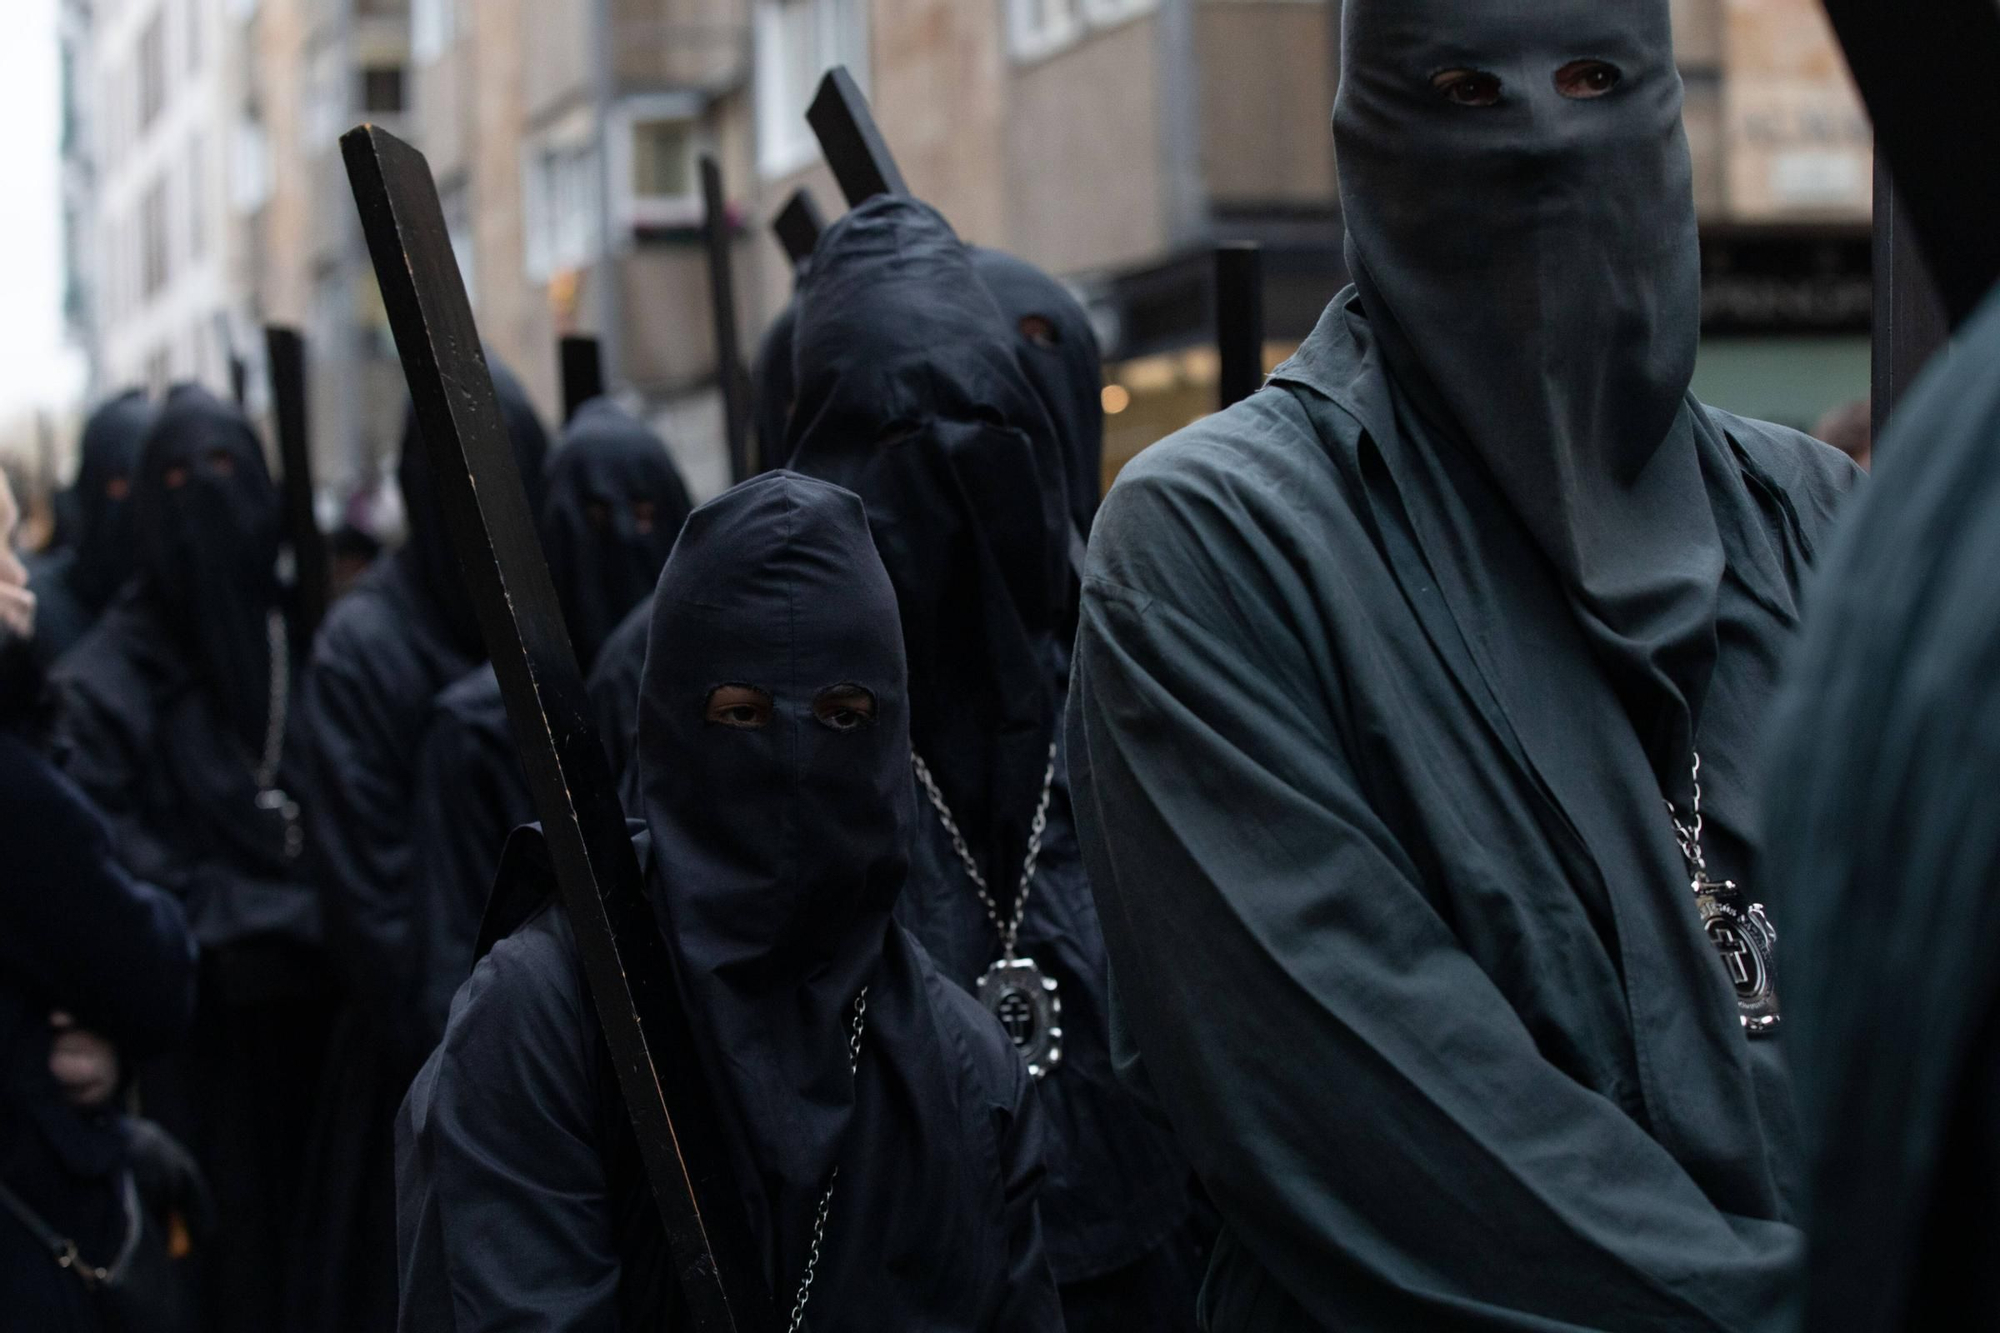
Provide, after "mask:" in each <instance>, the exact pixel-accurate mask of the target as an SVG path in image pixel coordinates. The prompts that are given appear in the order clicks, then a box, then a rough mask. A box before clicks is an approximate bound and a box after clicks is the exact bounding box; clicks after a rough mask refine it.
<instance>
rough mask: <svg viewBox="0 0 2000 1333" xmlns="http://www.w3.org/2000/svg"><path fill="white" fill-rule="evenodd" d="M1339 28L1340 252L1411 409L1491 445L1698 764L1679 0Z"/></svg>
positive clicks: (1691, 331) (1479, 12) (1410, 8)
mask: <svg viewBox="0 0 2000 1333" xmlns="http://www.w3.org/2000/svg"><path fill="white" fill-rule="evenodd" d="M1345 25H1346V26H1345V39H1344V45H1343V52H1344V56H1343V65H1342V78H1341V84H1340V93H1339V97H1338V100H1337V102H1336V104H1335V108H1334V117H1333V126H1334V142H1335V147H1336V151H1337V153H1338V156H1339V161H1340V178H1341V199H1342V203H1343V207H1344V209H1345V213H1346V219H1347V256H1348V266H1349V268H1350V269H1351V271H1352V272H1353V275H1354V281H1355V285H1356V287H1357V289H1358V290H1359V293H1360V296H1361V301H1362V305H1363V307H1364V308H1365V310H1366V313H1367V317H1368V322H1369V325H1370V327H1371V328H1373V329H1374V330H1375V331H1376V334H1377V336H1378V337H1379V338H1380V341H1381V348H1382V355H1383V359H1384V361H1385V362H1386V364H1387V366H1388V368H1389V370H1390V372H1391V379H1392V381H1393V383H1394V385H1395V387H1396V389H1397V391H1398V393H1399V395H1401V401H1400V402H1399V404H1398V413H1399V415H1400V416H1402V417H1404V418H1406V420H1405V422H1404V429H1405V430H1406V431H1408V432H1409V433H1411V434H1413V435H1416V436H1420V437H1421V436H1432V437H1442V439H1444V440H1446V441H1449V444H1450V446H1452V447H1457V448H1460V449H1463V450H1465V451H1467V452H1469V453H1470V454H1471V455H1473V456H1474V457H1475V458H1476V459H1477V460H1478V463H1479V464H1480V466H1481V467H1482V468H1483V469H1484V470H1485V472H1486V473H1487V474H1488V475H1489V476H1490V478H1491V479H1492V482H1493V484H1494V486H1495V488H1496V489H1497V490H1498V491H1499V493H1500V494H1501V495H1502V497H1504V499H1505V501H1506V503H1507V505H1508V506H1509V507H1510V508H1511V509H1512V510H1513V512H1514V513H1515V514H1516V515H1517V516H1518V517H1519V518H1520V520H1521V522H1522V523H1523V524H1524V525H1525V527H1526V529H1527V531H1528V534H1529V536H1530V537H1531V539H1532V540H1533V542H1534V544H1535V545H1536V547H1537V548H1538V549H1539V550H1540V551H1541V552H1542V554H1543V555H1544V556H1546V557H1547V559H1548V560H1549V561H1550V563H1551V565H1552V566H1553V567H1554V570H1555V572H1556V575H1557V577H1558V579H1559V581H1560V583H1561V585H1562V587H1563V589H1564V590H1565V592H1566V593H1567V595H1568V598H1569V601H1570V605H1571V609H1572V610H1573V612H1574V613H1575V615H1576V616H1577V618H1578V621H1579V622H1580V624H1581V625H1582V627H1583V629H1584V632H1585V634H1586V636H1587V637H1588V639H1589V641H1590V642H1591V645H1592V648H1593V650H1594V652H1595V653H1596V655H1597V657H1598V659H1599V661H1600V662H1601V663H1602V664H1603V665H1604V667H1605V669H1606V671H1607V672H1608V673H1609V675H1610V677H1611V679H1612V680H1613V682H1614V684H1615V685H1616V687H1617V689H1618V691H1619V694H1620V696H1621V698H1623V699H1624V701H1625V704H1626V708H1627V710H1628V711H1629V712H1630V714H1631V715H1632V718H1633V722H1634V725H1635V726H1636V727H1637V728H1638V729H1639V732H1640V736H1641V739H1642V741H1643V742H1644V743H1645V745H1646V748H1647V751H1648V753H1649V754H1650V755H1651V756H1652V757H1653V759H1654V762H1655V764H1656V766H1658V767H1659V768H1660V769H1661V771H1662V774H1663V775H1667V774H1683V775H1684V770H1685V768H1686V766H1687V763H1688V755H1689V748H1690V745H1691V743H1692V734H1693V717H1694V715H1695V714H1697V713H1698V712H1699V709H1700V704H1701V697H1702V694H1703V692H1704V691H1705V689H1706V687H1707V680H1708V676H1709V673H1710V671H1711V668H1712V666H1713V662H1714V657H1715V633H1714V618H1715V608H1716V600H1717V587H1718V584H1719V583H1720V581H1721V578H1722V571H1723V548H1722V543H1721V538H1720V537H1719V535H1718V533H1717V529H1716V522H1715V519H1714V517H1713V515H1712V513H1711V511H1710V503H1709V497H1708V494H1707V491H1706V488H1705V486H1704V483H1703V473H1702V463H1701V459H1700V452H1699V449H1698V446H1697V442H1696V438H1695V436H1696V429H1697V428H1696V424H1695V413H1694V406H1693V404H1692V402H1691V400H1690V399H1689V397H1688V384H1689V380H1690V378H1691V376H1692V374H1693V370H1694V358H1695V346H1696V341H1697V338H1698V336H1699V328H1700V314H1701V291H1700V262H1699V251H1698V246H1697V238H1696V227H1695V213H1694V195H1693V189H1692V184H1691V182H1692V171H1691V167H1690V164H1689V154H1688V145H1687V138H1686V134H1685V132H1684V130H1683V129H1682V125H1681V80H1680V75H1679V74H1678V72H1677V71H1676V69H1675V66H1674V61H1673V41H1672V36H1671V32H1670V30H1669V22H1668V6H1667V4H1666V3H1665V0H1658V2H1657V3H1648V4H1642V5H1636V6H1634V5H1603V4H1598V3H1592V2H1591V0H1485V2H1484V3H1481V4H1478V5H1473V6H1467V5H1465V4H1463V3H1461V0H1354V2H1353V3H1350V4H1349V5H1348V6H1347V7H1346V11H1345ZM1583 64H1588V65H1589V66H1591V67H1592V68H1590V69H1588V70H1587V71H1586V72H1584V73H1582V74H1581V75H1578V76H1577V77H1574V78H1572V79H1571V80H1570V82H1569V83H1568V85H1567V86H1566V87H1559V86H1558V83H1559V80H1558V77H1557V72H1558V71H1559V70H1572V71H1574V70H1575V69H1576V67H1578V66H1579V65H1583ZM1449 71H1464V72H1467V73H1468V74H1470V75H1473V76H1475V77H1473V78H1472V79H1470V80H1467V81H1461V82H1458V83H1456V84H1453V83H1451V82H1450V80H1449V77H1448V73H1447V72H1449ZM1684 781H1685V779H1684V776H1683V777H1682V779H1681V782H1677V783H1675V784H1674V785H1675V789H1676V790H1678V788H1679V786H1680V785H1683V784H1684Z"/></svg>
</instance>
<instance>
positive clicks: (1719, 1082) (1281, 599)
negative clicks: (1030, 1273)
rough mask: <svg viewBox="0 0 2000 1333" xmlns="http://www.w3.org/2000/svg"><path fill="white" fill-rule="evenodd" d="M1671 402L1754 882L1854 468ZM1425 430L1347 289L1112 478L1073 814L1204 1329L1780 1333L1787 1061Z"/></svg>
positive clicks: (1539, 573)
mask: <svg viewBox="0 0 2000 1333" xmlns="http://www.w3.org/2000/svg"><path fill="white" fill-rule="evenodd" d="M1688 411H1689V412H1691V413H1692V414H1693V416H1694V418H1695V436H1696V440H1697V444H1698V449H1699V453H1700V458H1701V470H1702V474H1703V483H1704V484H1705V486H1706V488H1707V490H1708V493H1709V497H1710V503H1711V506H1712V508H1713V510H1714V512H1715V515H1716V530H1717V531H1718V532H1719V533H1720V535H1721V538H1722V543H1723V549H1724V552H1725V556H1726V573H1725V575H1724V577H1723V580H1722V586H1721V588H1720V590H1719V592H1718V595H1717V600H1716V611H1715V636H1716V660H1715V668H1714V674H1713V678H1712V680H1711V681H1710V683H1709V686H1708V690H1707V695H1706V699H1705V702H1704V703H1703V704H1702V706H1701V710H1700V715H1699V717H1698V719H1697V729H1696V735H1695V740H1696V745H1697V748H1698V749H1699V750H1700V752H1701V755H1702V760H1703V768H1702V785H1703V792H1704V797H1705V805H1704V809H1705V811H1706V813H1707V817H1708V827H1707V837H1706V839H1705V842H1706V847H1707V852H1708V859H1709V865H1710V869H1711V870H1712V871H1715V872H1718V873H1720V874H1722V875H1727V876H1730V877H1733V878H1737V879H1746V878H1747V875H1748V865H1749V861H1750V859H1751V856H1752V854H1753V850H1754V849H1753V847H1752V843H1751V838H1750V833H1749V831H1750V830H1751V829H1753V828H1754V827H1755V826H1756V820H1757V813H1758V812H1757V810H1756V809H1755V804H1754V801H1753V800H1752V796H1751V788H1750V775H1751V774H1752V773H1753V771H1754V769H1755V754H1754V736H1753V733H1754V731H1755V728H1756V724H1757V723H1758V721H1759V720H1760V717H1761V714H1762V712H1763V711H1764V708H1765V706H1766V702H1767V700H1768V699H1769V697H1770V693H1771V690H1772V688H1773V685H1774V680H1775V675H1776V670H1777V662H1778V657H1779V654H1780V652H1781V650H1782V648H1783V646H1784V645H1785V643H1786V642H1787V641H1788V640H1789V639H1790V638H1791V636H1792V632H1793V625H1794V620H1795V612H1794V596H1795V592H1796V588H1797V584H1798V580H1799V578H1800V576H1801V575H1802V573H1803V572H1804V571H1805V569H1806V567H1807V566H1808V565H1809V564H1810V562H1811V560H1812V556H1813V552H1814V549H1815V546H1816V544H1817V542H1818V540H1819V538H1820V534H1821V532H1822V531H1823V529H1824V527H1825V525H1826V522H1827V519H1828V517H1829V515H1830V514H1831V512H1832V510H1833V509H1834V507H1835V504H1836V502H1837V500H1838V498H1839V496H1840V495H1841V494H1842V492H1843V491H1844V490H1845V489H1846V488H1847V487H1848V486H1849V485H1850V484H1851V483H1852V479H1853V478H1854V476H1855V475H1857V474H1856V472H1855V469H1854V468H1853V466H1852V465H1851V464H1850V463H1849V462H1848V461H1847V460H1846V459H1845V458H1844V457H1842V456H1841V455H1839V454H1838V453H1836V452H1835V451H1833V450H1831V449H1828V448H1826V447H1825V446H1822V445H1818V444H1816V443H1814V442H1813V441H1810V440H1808V439H1806V438H1805V437H1804V436H1801V435H1798V434H1796V433H1795V432H1791V431H1787V430H1783V429H1781V428H1778V427H1774V426H1768V425H1763V424H1760V423H1755V422H1748V421H1743V420H1740V419H1738V418H1735V417H1731V416H1728V415H1727V414H1724V413H1721V412H1716V411H1713V410H1710V409H1707V408H1704V407H1702V406H1701V405H1700V404H1698V403H1694V402H1693V401H1692V400H1689V402H1688ZM1409 435H1410V432H1408V431H1406V430H1404V429H1402V428H1401V427H1400V425H1399V421H1398V418H1397V410H1396V405H1395V404H1394V402H1393V401H1392V395H1391V393H1390V390H1389V388H1388V380H1387V376H1386V374H1385V372H1384V371H1383V369H1382V367H1381V364H1380V362H1379V359H1378V354H1377V350H1376V348H1375V346H1374V343H1373V339H1372V338H1371V334H1370V330H1369V327H1368V324H1367V321H1366V318H1365V317H1364V316H1363V314H1362V313H1361V310H1360V308H1359V303H1358V301H1357V300H1356V299H1355V298H1354V297H1353V294H1352V293H1351V292H1349V293H1347V294H1344V295H1343V296H1342V297H1341V298H1339V299H1337V300H1336V301H1335V302H1334V304H1333V305H1332V306H1331V307H1329V309H1328V311H1327V314H1326V315H1325V317H1323V319H1322V321H1321V323H1320V326H1319V328H1318V329H1317V330H1316V331H1315V332H1314V333H1313V335H1312V336H1311V338H1309V339H1308V340H1307V342H1306V343H1305V345H1304V346H1303V347H1302V348H1301V349H1300V351H1299V354H1298V355H1297V356H1296V357H1294V358H1293V359H1292V360H1291V361H1290V362H1288V363H1286V365H1285V366H1283V367H1281V368H1280V369H1279V370H1278V372H1277V373H1276V375H1275V376H1274V377H1273V383H1272V385H1271V386H1270V387H1268V388H1266V389H1265V390H1264V391H1262V392H1260V393H1258V394H1256V395H1254V396H1252V397H1251V398H1250V399H1248V400H1246V401H1245V402H1243V403H1241V404H1239V405H1238V406H1236V407H1235V408H1232V409H1230V410H1229V411H1227V412H1224V413H1221V414H1219V415H1217V416H1214V417H1210V418H1208V419H1207V420H1206V421H1203V422H1201V423H1198V424H1196V425H1194V426H1192V427H1190V428H1188V429H1187V430H1185V431H1183V432H1181V433H1180V434H1178V435H1176V436H1174V437H1173V438H1171V439H1169V440H1167V441H1166V442H1164V443H1162V444H1160V445H1157V446H1155V447H1154V448H1153V449H1151V450H1149V451H1147V452H1146V453H1145V454H1143V455H1141V456H1140V457H1139V458H1138V459H1137V460H1136V461H1135V462H1134V463H1133V464H1132V465H1131V466H1130V467H1128V468H1127V469H1126V471H1125V474H1124V476H1123V477H1122V478H1121V479H1120V480H1119V483H1118V485H1117V486H1116V487H1115V488H1114V489H1113V491H1112V493H1111V495H1110V496H1109V498H1108V499H1107V501H1106V504H1105V506H1104V509H1103V511H1102V512H1101V513H1100V515H1099V517H1098V521H1097V526H1096V529H1095V532H1094V535H1093V538H1092V541H1091V550H1090V562H1089V568H1088V575H1087V578H1086V586H1085V597H1084V606H1083V616H1082V628H1081V632H1080V637H1079V640H1078V647H1077V656H1076V665H1075V675H1074V683H1073V688H1072V694H1071V705H1070V713H1069V728H1070V747H1069V750H1070V765H1071V778H1072V781H1073V784H1074V787H1075V793H1076V810H1077V820H1078V825H1079V831H1080V833H1081V834H1082V838H1083V844H1084V849H1085V854H1086V860H1087V863H1088V865H1089V869H1090V878H1091V883H1092V886H1093V889H1094V891H1095V894H1096V896H1097V900H1098V904H1099V911H1100V914H1101V916H1102V918H1103V925H1104V934H1105V940H1106V943H1107V945H1108V947H1109V954H1110V960H1111V970H1112V974H1113V976H1114V978H1115V980H1116V983H1117V986H1118V991H1119V1002H1120V1006H1121V1008H1120V1014H1119V1018H1120V1027H1121V1029H1122V1035H1123V1036H1124V1037H1126V1038H1129V1040H1128V1041H1126V1042H1125V1043H1124V1045H1125V1047H1126V1049H1125V1050H1124V1052H1123V1056H1124V1058H1125V1059H1127V1060H1128V1061H1129V1066H1128V1069H1127V1072H1128V1075H1129V1076H1130V1077H1132V1078H1134V1079H1138V1080H1142V1081H1143V1082H1145V1083H1146V1084H1147V1085H1149V1086H1150V1089H1151V1090H1152V1092H1153V1093H1154V1094H1155V1095H1156V1096H1157V1098H1158V1100H1159V1102H1160V1104H1161V1106H1162V1107H1163V1108H1164V1110H1165V1112H1166V1113H1167V1115H1168V1117H1169V1119H1170V1120H1171V1121H1172V1123H1173V1125H1174V1128H1175V1130H1176V1131H1177V1133H1178V1134H1179V1137H1180V1141H1181V1143H1182V1145H1183V1146H1184V1147H1185V1148H1186V1150H1187V1152H1188V1154H1189V1157H1190V1158H1191V1160H1192V1161H1193V1164H1194V1167H1195V1169H1196V1172H1197V1173H1198V1174H1199V1176H1200V1177H1201V1179H1202V1181H1203V1183H1204V1184H1205V1185H1206V1187H1207V1189H1208V1190H1209V1192H1210V1194H1211V1195H1212V1196H1213V1198H1214V1200H1215V1203H1216V1205H1217V1207H1218V1208H1219V1209H1220V1211H1221V1213H1222V1215H1223V1217H1224V1219H1225V1221H1226V1224H1227V1225H1226V1230H1225V1234H1224V1236H1223V1239H1222V1241H1221V1244H1220V1247H1219V1249H1218V1252H1217V1254H1216V1257H1215V1260H1214V1263H1213V1265H1212V1266H1211V1269H1210V1273H1209V1280H1208V1284H1207V1286H1206V1288H1205V1289H1204V1292H1203V1295H1202V1317H1203V1319H1204V1321H1205V1325H1206V1327H1209V1328H1212V1329H1218V1330H1227V1329H1241V1328H1256V1329H1260V1330H1261V1329H1274V1328H1316V1327H1322V1326H1324V1327H1331V1328H1341V1329H1362V1328H1367V1329H1376V1328H1379V1329H1427V1330H1429V1329H1446V1328H1473V1329H1571V1328H1577V1329H1581V1328H1590V1329H1618V1330H1640V1329H1676V1330H1678V1329H1763V1328H1772V1327H1778V1326H1781V1325H1782V1323H1783V1320H1784V1318H1785V1314H1786V1306H1787V1304H1788V1302H1789V1299H1790V1297H1791V1294H1792V1289H1793V1285H1794V1281H1795V1278H1796V1274H1797V1270H1798V1267H1799V1263H1800V1259H1801V1244H1800V1234H1799V1231H1798V1228H1797V1227H1796V1225H1795V1223H1794V1221H1793V1219H1792V1209H1791V1204H1790V1202H1789V1199H1790V1192H1791V1189H1792V1184H1793V1176H1794V1174H1795V1172H1794V1163H1793V1160H1792V1158H1793V1150H1792V1137H1793V1129H1792V1124H1791V1117H1790V1113H1789V1092H1788V1088H1787V1085H1786V1081H1785V1075H1784V1071H1783V1068H1782V1065H1781V1063H1780V1060H1779V1057H1778V1052H1777V1047H1776V1045H1775V1043H1772V1042H1768V1041H1754V1042H1753V1041H1752V1040H1750V1039H1748V1038H1746V1037H1745V1035H1744V1033H1743V1031H1742V1030H1741V1027H1740V1025H1739V1022H1738V1016H1737V1011H1736V1004H1735V997H1734V994H1733V992H1732V990H1731V989H1730V986H1729V984H1728V982H1727V981H1726V979H1725V976H1724V973H1723V971H1722V968H1721V966H1720V963H1719V961H1718V959H1717V957H1716V953H1715V950H1714V949H1713V947H1712V946H1711V945H1710V944H1709V942H1708V940H1707V938H1706V937H1705V935H1704V934H1703V932H1702V929H1701V926H1700V924H1699V922H1698V919H1697V913H1696V909H1695V904H1694V902H1693V900H1692V896H1691V894H1690V893H1689V891H1688V874H1687V871H1686V868H1685V866H1684V864H1683V862H1682V858H1681V855H1680V853H1679V850H1678V849H1677V847H1676V845H1675V841H1674V836H1673V830H1672V826H1671V824H1670V822H1669V820H1668V816H1667V811H1666V809H1665V807H1664V804H1663V800H1662V791H1661V785H1660V778H1659V777H1658V776H1657V775H1656V773H1655V770H1654V767H1653V765H1652V764H1651V763H1650V762H1649V760H1648V757H1647V754H1646V752H1645V749H1644V747H1643V746H1642V744H1641V742H1640V739H1639V733H1638V731H1637V730H1636V729H1635V724H1634V721H1633V719H1631V718H1630V717H1628V715H1627V713H1626V709H1625V706H1624V704H1622V703H1621V701H1620V699H1619V697H1618V695H1617V694H1616V693H1615V691H1614V690H1613V688H1612V686H1611V685H1610V683H1609V682H1608V680H1607V679H1606V678H1605V675H1604V673H1603V671H1602V670H1601V668H1600V666H1599V663H1598V660H1597V659H1596V658H1595V657H1594V656H1593V654H1592V650H1591V648H1590V646H1589V645H1588V643H1587V642H1586V640H1585V638H1584V637H1583V634H1582V632H1581V631H1580V630H1579V628H1578V626H1577V624H1576V621H1575V617H1574V615H1573V614H1572V612H1571V611H1570V609H1569V605H1568V603H1567V601H1566V600H1565V598H1564V595H1563V593H1562V590H1561V588H1560V586H1559V584H1558V583H1557V581H1556V578H1555V576H1554V574H1553V572H1552V569H1551V567H1550V566H1549V564H1548V563H1547V561H1546V560H1544V559H1543V558H1542V557H1541V556H1540V554H1539V553H1538V551H1537V549H1536V547H1535V546H1534V544H1533V543H1532V541H1531V539H1530V538H1529V536H1528V534H1527V532H1526V531H1525V529H1524V528H1523V527H1522V525H1521V524H1520V522H1519V521H1518V520H1517V519H1516V518H1515V517H1514V515H1513V513H1512V511H1511V510H1510V509H1509V508H1508V507H1507V505H1506V503H1505V502H1504V501H1503V500H1502V499H1501V498H1500V496H1499V494H1498V492H1497V490H1496V489H1495V488H1494V487H1493V486H1492V485H1491V483H1490V481H1488V480H1487V477H1486V474H1485V473H1483V472H1482V471H1481V470H1480V468H1479V466H1478V464H1477V463H1476V461H1475V460H1473V459H1472V458H1471V456H1470V455H1469V454H1466V453H1463V452H1461V451H1457V450H1455V449H1453V448H1451V447H1450V446H1433V447H1417V446H1414V445H1412V444H1409V443H1406V439H1407V438H1408V436H1409ZM1746 887H1747V888H1748V890H1749V892H1750V896H1751V898H1753V899H1755V898H1757V896H1758V894H1757V892H1756V888H1757V886H1756V885H1755V884H1754V883H1753V884H1746ZM1777 927H1778V930H1779V932H1780V934H1781V935H1782V932H1783V930H1784V923H1783V921H1782V920H1780V921H1778V922H1777ZM1778 989H1779V993H1780V997H1781V998H1782V995H1783V990H1784V973H1783V966H1782V958H1781V959H1780V963H1779V970H1778ZM1141 1056H1143V1065H1141V1063H1140V1057H1141Z"/></svg>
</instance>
